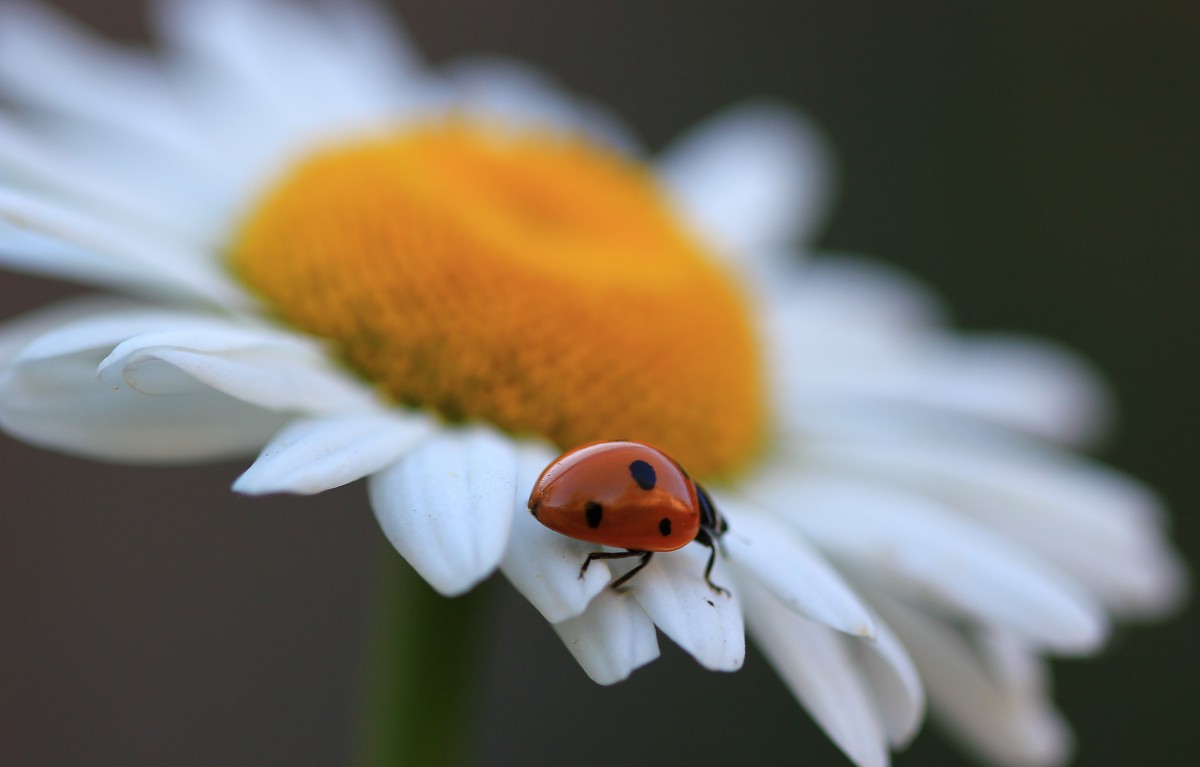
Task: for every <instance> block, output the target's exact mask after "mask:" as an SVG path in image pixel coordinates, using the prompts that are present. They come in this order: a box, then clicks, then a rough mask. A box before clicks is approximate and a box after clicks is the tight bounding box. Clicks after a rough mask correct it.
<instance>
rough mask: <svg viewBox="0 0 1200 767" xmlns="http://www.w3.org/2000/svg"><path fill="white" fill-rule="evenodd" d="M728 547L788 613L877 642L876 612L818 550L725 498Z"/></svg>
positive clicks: (736, 563) (741, 568) (721, 501)
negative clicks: (861, 599)
mask: <svg viewBox="0 0 1200 767" xmlns="http://www.w3.org/2000/svg"><path fill="white" fill-rule="evenodd" d="M717 503H718V505H719V506H720V508H721V510H722V512H723V513H724V514H725V515H726V516H727V517H728V519H729V531H728V532H727V533H726V534H725V535H724V537H723V538H722V541H721V543H722V545H723V546H724V548H725V549H726V550H727V551H728V552H729V563H730V565H732V566H733V567H735V568H736V569H737V571H738V574H739V575H740V576H742V578H741V580H746V579H754V580H755V581H757V582H758V583H760V584H761V585H762V586H763V588H765V589H767V590H768V591H769V592H770V593H771V594H772V595H773V596H774V597H775V599H778V600H779V601H780V603H781V604H783V605H786V606H787V608H788V609H790V610H793V611H795V612H797V613H799V614H801V615H804V616H806V617H808V618H811V619H812V620H814V621H817V622H818V623H823V624H825V625H826V626H829V627H831V628H834V629H837V630H838V631H842V632H845V633H847V634H851V635H853V636H858V637H863V638H871V637H873V636H874V635H875V625H874V622H873V621H872V620H871V615H870V611H869V610H868V609H867V607H866V605H864V604H863V603H862V602H861V601H859V599H858V597H857V595H855V593H854V590H853V589H851V588H850V586H848V585H847V584H846V582H845V581H843V580H842V577H841V576H840V575H838V573H837V571H836V570H834V568H833V567H831V566H830V565H829V564H828V563H827V562H826V561H825V560H824V559H823V558H822V557H821V555H820V554H818V553H817V552H816V550H815V549H814V548H813V547H812V546H810V545H809V544H808V543H806V542H805V541H804V540H803V539H802V538H801V537H800V536H799V535H797V534H796V533H795V532H794V531H793V530H791V529H789V528H788V527H786V526H785V525H781V524H780V523H778V522H776V521H775V520H773V519H772V518H771V516H770V515H769V514H766V513H762V512H759V511H757V510H755V509H753V508H751V507H750V506H749V505H748V504H746V503H745V502H742V501H737V500H734V499H732V498H729V497H727V496H725V495H721V496H720V497H718V499H717Z"/></svg>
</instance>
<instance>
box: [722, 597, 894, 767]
mask: <svg viewBox="0 0 1200 767" xmlns="http://www.w3.org/2000/svg"><path fill="white" fill-rule="evenodd" d="M743 591H744V592H745V594H744V599H745V604H746V622H747V625H748V628H749V630H750V634H751V636H752V637H753V638H754V642H755V644H756V645H757V646H758V648H759V649H760V650H762V652H763V654H764V655H765V656H766V657H767V659H768V660H769V661H770V662H771V665H772V666H774V667H775V670H776V671H777V672H778V673H779V676H780V677H782V678H783V681H784V682H785V683H786V684H787V686H788V688H789V689H791V691H792V694H793V695H795V696H796V698H797V699H799V701H800V703H801V704H802V705H803V706H804V708H805V709H806V710H807V711H808V712H809V714H811V715H812V717H813V719H814V720H816V722H817V724H819V725H820V726H821V729H823V730H825V732H826V734H828V735H829V737H830V738H831V739H832V740H833V742H834V743H836V744H837V746H838V748H840V749H842V751H844V752H845V754H846V756H848V757H850V759H851V760H852V761H853V762H854V763H855V764H857V765H859V767H886V765H887V764H888V763H889V758H888V748H887V736H886V735H885V732H884V728H883V724H882V722H881V721H880V716H879V713H878V711H877V709H876V705H875V702H874V700H873V699H872V690H871V686H870V684H869V683H868V682H867V681H866V680H865V679H864V678H863V675H862V672H861V670H860V668H859V667H858V664H857V661H856V658H855V656H854V655H853V654H852V653H851V652H849V650H848V646H847V645H848V643H852V642H859V641H861V640H855V639H850V638H848V637H846V636H845V635H843V634H839V633H837V632H834V631H832V630H830V629H828V628H826V627H824V626H822V625H820V624H818V623H813V622H812V621H809V620H807V619H805V618H801V617H800V616H799V615H797V614H796V613H795V612H792V611H791V610H788V609H786V608H785V607H784V606H783V605H782V604H780V603H779V602H778V601H776V600H775V598H774V597H773V596H771V595H770V593H769V592H767V591H766V590H765V589H763V588H761V587H759V586H757V585H755V584H748V585H746V586H743Z"/></svg>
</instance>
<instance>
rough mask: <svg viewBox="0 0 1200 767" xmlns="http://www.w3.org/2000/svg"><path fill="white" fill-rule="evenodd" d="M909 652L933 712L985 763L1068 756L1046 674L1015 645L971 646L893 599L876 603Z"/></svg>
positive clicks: (1035, 764)
mask: <svg viewBox="0 0 1200 767" xmlns="http://www.w3.org/2000/svg"><path fill="white" fill-rule="evenodd" d="M875 601H876V604H877V605H878V606H879V609H880V611H881V612H882V613H883V615H884V617H885V618H886V619H887V621H888V622H889V623H890V624H891V625H892V627H893V628H894V629H895V631H896V633H897V634H898V635H899V637H900V639H901V641H902V642H904V645H905V647H907V648H908V650H909V652H910V653H911V655H912V657H913V660H914V661H916V664H917V668H918V669H919V670H920V672H921V678H922V680H924V682H925V688H926V690H927V691H928V693H929V702H930V708H931V710H932V712H933V713H934V714H935V715H936V716H938V717H939V718H941V719H943V720H944V721H945V723H946V724H947V725H948V726H949V728H950V731H951V732H953V733H954V734H955V735H957V736H959V737H961V738H963V739H964V740H965V742H966V743H967V744H968V745H969V746H971V747H973V748H975V749H977V750H978V751H980V752H981V753H982V754H983V755H984V756H985V757H987V759H988V760H989V761H992V762H995V763H997V764H1000V765H1006V766H1011V767H1052V766H1053V765H1060V764H1063V763H1064V762H1065V761H1066V760H1067V757H1068V755H1069V753H1070V751H1071V747H1072V743H1071V740H1072V739H1071V733H1070V731H1069V729H1068V728H1067V725H1066V723H1065V722H1064V721H1063V720H1062V718H1061V717H1060V716H1059V715H1058V712H1057V711H1055V710H1054V708H1053V706H1052V704H1051V702H1050V700H1049V694H1048V690H1047V689H1046V679H1045V672H1044V669H1043V668H1042V667H1041V666H1040V663H1039V661H1038V660H1037V658H1036V657H1035V656H1033V655H1031V654H1029V653H1027V652H1024V651H1022V650H1020V649H1019V648H1018V647H1017V646H1016V645H1015V644H1013V643H1011V642H1008V641H1006V640H1002V639H999V638H993V639H990V640H982V641H979V642H976V643H975V644H972V643H971V642H970V641H969V640H968V639H967V638H966V637H965V636H963V635H962V634H961V633H959V632H958V631H956V630H954V629H953V628H951V627H950V626H948V625H947V624H944V623H942V622H940V621H938V620H936V619H934V618H933V617H931V616H929V615H926V614H923V613H920V612H918V611H917V610H914V609H912V608H910V607H908V606H906V605H903V604H901V603H899V602H894V601H891V600H886V599H880V600H875Z"/></svg>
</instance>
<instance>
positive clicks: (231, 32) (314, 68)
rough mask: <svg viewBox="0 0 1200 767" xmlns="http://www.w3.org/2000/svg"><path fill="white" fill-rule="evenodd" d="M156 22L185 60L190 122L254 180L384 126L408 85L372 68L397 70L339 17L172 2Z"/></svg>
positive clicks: (239, 4)
mask: <svg viewBox="0 0 1200 767" xmlns="http://www.w3.org/2000/svg"><path fill="white" fill-rule="evenodd" d="M362 15H363V14H358V16H359V17H361V16H362ZM160 21H161V25H162V29H163V34H164V36H165V37H166V38H167V39H168V40H170V41H171V42H172V43H173V44H174V46H176V47H177V49H178V50H179V51H182V52H183V53H184V54H185V57H186V58H185V59H184V60H185V61H186V63H187V68H186V69H185V71H184V75H185V76H186V77H187V78H188V79H187V80H186V81H185V84H186V90H187V93H188V95H189V96H190V97H191V98H190V101H191V105H192V107H193V109H195V110H196V111H195V114H196V117H197V119H198V120H200V121H201V122H202V123H204V126H205V128H206V130H208V131H209V132H210V133H211V135H213V136H214V138H215V139H216V140H217V141H218V142H219V143H220V144H221V145H222V146H223V147H226V148H228V149H230V150H232V151H235V152H238V151H239V150H243V152H244V150H245V149H247V148H250V149H253V150H254V151H253V152H252V153H250V154H246V153H240V156H241V157H244V158H245V159H246V160H248V161H251V163H252V165H253V167H254V170H255V172H256V173H259V174H262V173H271V172H273V171H275V170H276V169H277V168H278V167H279V165H280V164H281V163H283V162H284V161H285V160H286V158H288V157H291V156H293V155H295V154H297V153H301V152H304V151H306V148H311V146H312V145H313V144H314V143H320V142H326V141H330V140H337V139H339V138H340V137H344V136H345V135H347V134H348V133H355V132H361V131H363V130H371V129H377V128H380V127H381V126H385V125H387V124H388V123H389V122H390V121H392V118H394V117H395V116H396V115H397V113H398V112H400V111H402V109H403V107H404V105H405V104H406V103H408V102H409V101H411V97H410V95H409V93H410V92H411V91H412V90H413V89H414V87H415V85H416V84H415V83H414V81H413V78H412V77H411V76H410V74H411V73H409V72H407V71H404V70H402V69H391V70H389V69H378V68H376V66H379V65H382V66H387V65H393V64H398V65H400V66H401V67H403V66H404V62H403V61H402V60H401V58H400V57H398V56H396V55H395V54H398V53H400V49H399V48H397V47H394V48H392V50H391V51H388V50H385V48H384V47H383V46H380V45H379V44H378V31H377V35H376V36H374V37H372V38H370V39H368V37H367V36H365V35H363V34H362V33H361V32H362V30H361V24H362V23H364V20H363V19H362V18H359V19H357V20H356V18H355V14H354V13H353V12H351V11H349V10H347V9H343V10H342V11H340V12H331V13H330V14H329V17H328V18H322V17H321V15H319V14H318V13H317V12H316V11H315V10H310V9H305V8H304V7H303V6H300V5H296V4H292V3H286V2H279V1H278V0H260V1H259V2H244V0H203V1H199V0H175V1H174V2H169V3H165V4H164V5H163V6H162V12H161V15H160ZM379 21H380V18H379V15H378V14H375V19H374V23H378V22H379ZM356 24H357V25H359V28H358V29H357V30H356V29H355V25H356ZM360 43H361V45H362V50H361V51H356V50H355V46H356V45H358V44H360ZM401 55H402V54H401ZM247 109H252V110H253V111H252V112H250V113H251V114H254V115H255V119H254V120H253V121H250V120H246V119H245V118H244V114H245V113H246V110H247ZM239 133H240V134H241V137H242V138H241V141H240V142H239ZM239 143H240V145H241V146H239Z"/></svg>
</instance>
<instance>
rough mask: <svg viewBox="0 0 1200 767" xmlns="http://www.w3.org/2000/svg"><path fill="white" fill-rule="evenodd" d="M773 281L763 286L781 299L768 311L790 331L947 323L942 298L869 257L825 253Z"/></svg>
mask: <svg viewBox="0 0 1200 767" xmlns="http://www.w3.org/2000/svg"><path fill="white" fill-rule="evenodd" d="M773 277H775V279H774V280H772V282H771V283H770V284H768V285H765V286H763V287H765V288H767V289H769V290H770V293H771V295H772V296H773V297H774V298H775V299H776V300H775V302H774V305H773V306H769V307H768V308H769V311H770V312H771V314H772V315H773V316H775V317H776V318H777V319H776V320H775V321H776V322H782V323H784V324H785V325H786V324H787V323H803V322H814V323H817V322H819V323H820V324H822V325H825V326H830V327H831V328H833V329H834V330H836V329H837V328H839V327H847V326H850V327H853V326H859V325H864V324H865V325H871V326H881V327H885V328H914V327H915V328H931V327H935V326H938V325H940V324H942V323H943V322H944V320H945V318H946V307H945V306H944V305H943V302H942V300H941V298H940V297H939V296H937V295H936V294H934V293H933V291H932V290H930V289H929V287H928V286H926V285H925V284H924V283H923V282H921V281H920V280H918V279H917V278H915V277H913V276H912V275H910V274H908V273H907V272H905V271H902V270H901V269H898V268H897V267H895V266H893V265H891V264H887V263H884V262H882V261H877V260H874V259H871V258H867V257H864V256H856V255H847V254H843V253H839V254H830V253H820V254H817V255H813V256H807V257H806V258H804V259H803V260H800V259H790V260H789V261H787V262H785V263H784V264H781V265H780V267H778V268H777V269H776V271H775V273H774V274H773Z"/></svg>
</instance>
